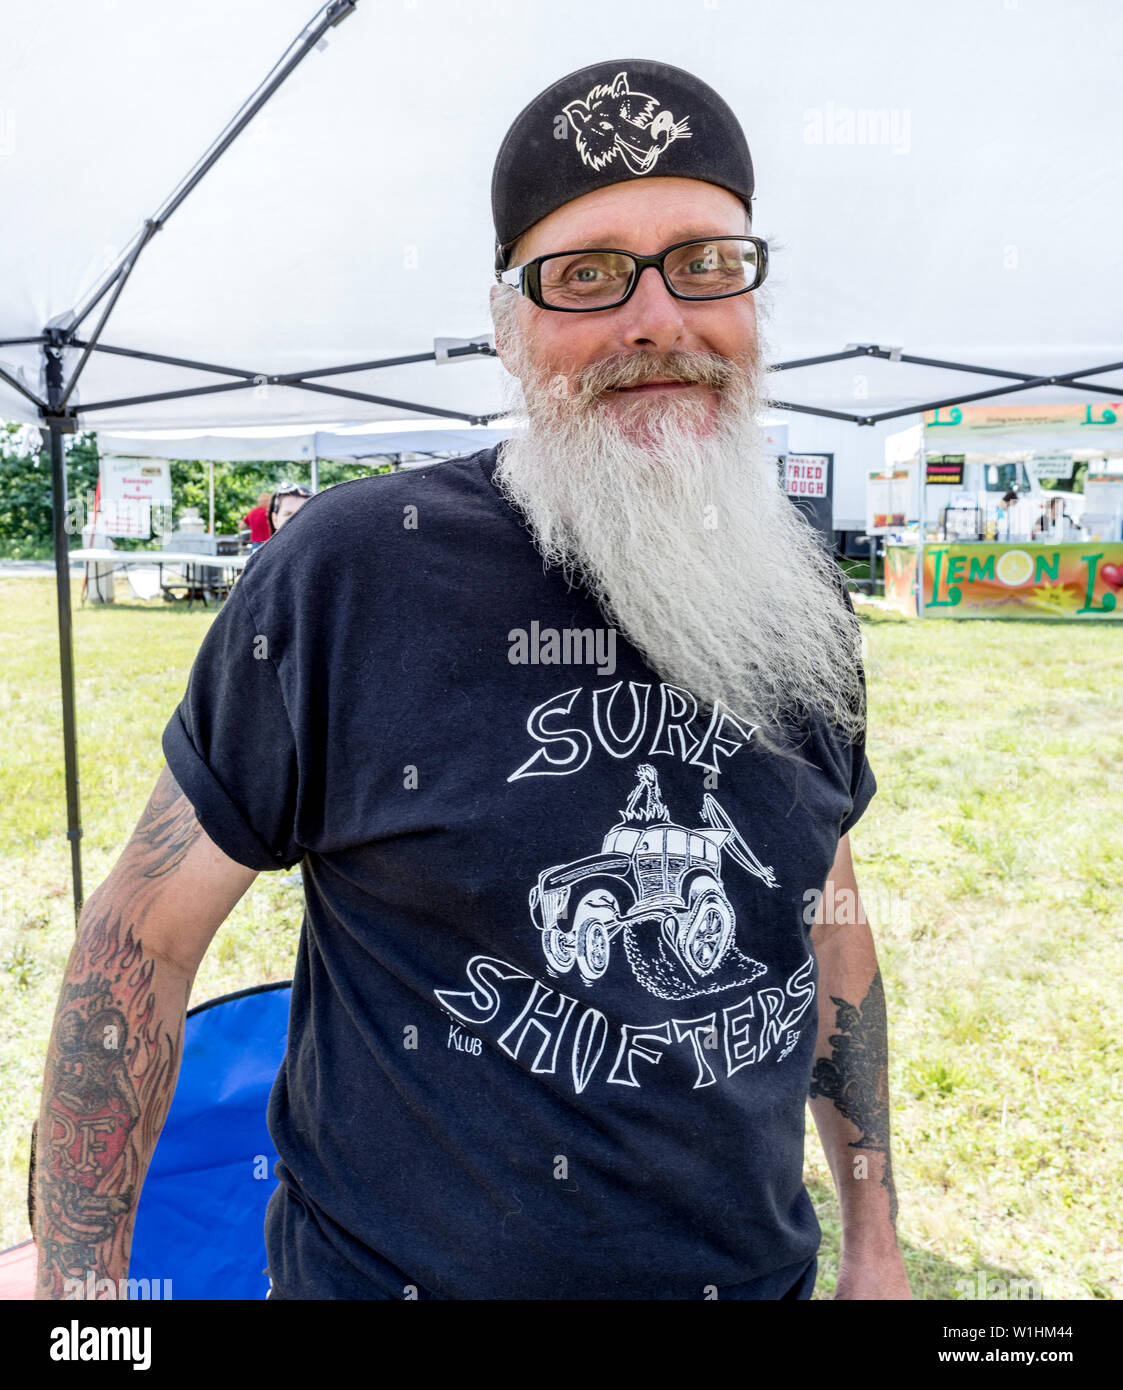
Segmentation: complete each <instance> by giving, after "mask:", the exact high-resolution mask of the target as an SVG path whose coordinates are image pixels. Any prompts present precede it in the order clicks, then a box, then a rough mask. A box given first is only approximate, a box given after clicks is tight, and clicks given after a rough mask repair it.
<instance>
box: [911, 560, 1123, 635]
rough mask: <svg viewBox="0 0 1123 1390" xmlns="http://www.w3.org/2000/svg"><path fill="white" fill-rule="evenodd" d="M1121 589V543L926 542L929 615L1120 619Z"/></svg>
mask: <svg viewBox="0 0 1123 1390" xmlns="http://www.w3.org/2000/svg"><path fill="white" fill-rule="evenodd" d="M913 554H914V555H915V551H913ZM1121 592H1123V543H1119V542H1116V543H1094V544H1088V545H1061V546H1057V545H1022V546H1005V545H986V544H981V545H980V544H967V545H954V544H952V545H929V546H926V547H925V551H924V598H925V602H924V611H925V613H926V614H932V615H933V616H936V615H940V616H947V617H953V616H954V617H957V618H960V617H962V618H982V617H987V616H988V615H989V616H995V617H1001V616H1011V615H1016V616H1018V617H1026V618H1028V617H1039V618H1048V617H1071V618H1080V617H1097V618H1118V617H1123V604H1121V601H1120V597H1119V596H1120V594H1121Z"/></svg>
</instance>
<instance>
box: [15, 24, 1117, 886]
mask: <svg viewBox="0 0 1123 1390" xmlns="http://www.w3.org/2000/svg"><path fill="white" fill-rule="evenodd" d="M313 9H314V0H192V4H191V5H189V6H188V5H183V4H182V3H180V0H113V3H110V2H109V0H107V2H106V3H104V4H98V5H90V4H88V3H84V2H83V0H38V3H37V4H35V5H30V4H26V5H21V6H18V7H14V8H13V10H12V12H10V13H8V14H6V15H5V25H4V27H5V43H4V46H3V48H2V50H0V174H2V175H3V179H4V188H5V193H6V196H5V198H4V199H3V200H2V202H0V239H2V244H3V246H4V259H5V274H4V275H3V276H0V418H4V419H9V420H18V421H23V422H27V423H31V424H40V425H42V426H43V427H44V428H45V430H46V432H47V433H48V434H49V437H50V441H51V453H52V476H53V482H54V506H55V516H56V557H57V559H58V561H59V614H60V631H61V633H62V666H63V696H64V698H63V706H64V734H65V741H66V753H67V787H68V817H69V835H70V839H71V845H72V857H73V863H74V873H75V894H76V903H79V902H80V899H81V889H80V878H79V857H78V841H79V838H80V835H81V829H80V821H79V816H78V797H77V755H76V749H75V738H74V735H75V729H74V712H73V679H72V674H71V663H70V632H69V590H68V589H67V587H66V578H65V576H66V567H65V563H64V561H65V554H64V552H65V548H66V544H67V541H66V536H65V534H64V532H63V529H62V518H63V514H64V511H65V480H64V475H63V467H62V457H63V438H64V435H65V434H66V433H69V432H73V430H75V429H78V428H81V429H98V430H105V431H107V432H114V433H121V432H125V431H145V430H163V429H177V430H187V431H192V432H195V433H198V432H200V431H204V432H207V433H209V434H211V435H214V434H223V435H226V436H227V437H229V435H230V432H231V431H232V430H243V429H245V428H246V427H259V428H266V429H271V430H275V429H276V428H277V427H279V426H281V427H287V426H291V427H293V428H294V429H296V430H298V431H300V432H301V434H302V435H304V436H307V435H312V436H315V435H316V434H317V433H318V432H325V433H326V432H332V433H338V432H339V428H338V427H339V426H340V424H341V423H342V424H343V425H345V426H349V427H357V429H358V430H361V429H362V428H364V427H367V426H371V425H374V424H379V423H381V424H386V423H391V422H399V423H404V422H417V421H424V422H426V423H427V425H428V426H429V427H433V426H434V425H437V424H440V425H442V426H444V427H446V428H447V427H452V428H460V427H462V426H471V425H477V426H481V425H488V424H489V423H490V421H491V419H492V418H493V417H494V416H495V415H496V414H497V413H498V412H499V411H500V410H501V408H502V406H503V404H504V396H503V390H502V385H503V373H502V369H501V367H500V366H499V364H498V363H497V362H496V361H495V360H494V357H493V355H492V350H491V348H490V346H489V344H488V341H487V331H488V328H489V318H488V312H487V304H488V287H489V285H490V283H491V261H492V246H493V241H492V233H491V222H490V207H489V186H490V171H491V163H492V160H493V158H494V155H495V151H496V149H497V148H498V145H499V142H500V139H501V138H502V135H503V133H504V131H505V130H506V128H507V126H508V125H509V123H510V121H511V120H512V119H513V117H514V116H515V115H516V114H517V112H518V111H519V110H520V109H521V108H522V106H523V105H524V104H525V103H526V102H527V101H528V100H529V99H530V98H531V97H532V96H534V95H535V94H536V93H537V92H538V91H540V90H541V89H542V88H543V87H545V86H547V85H548V84H549V83H551V82H552V81H554V80H555V79H556V78H557V77H559V76H560V75H562V74H564V73H565V72H567V71H571V70H573V69H576V68H579V67H581V66H584V65H585V64H587V63H589V62H592V61H595V60H598V59H603V58H605V57H609V56H612V55H613V54H622V55H627V54H630V53H631V54H639V55H640V56H644V57H655V58H659V59H662V60H665V61H667V62H671V63H674V64H677V65H679V66H682V67H686V68H688V69H690V70H692V71H694V72H696V73H697V74H698V75H699V76H700V77H702V78H704V79H705V80H706V81H708V82H710V83H711V84H712V85H713V86H714V87H715V88H717V90H718V91H719V92H721V93H722V95H723V96H725V97H726V99H727V100H728V101H729V102H730V104H731V105H732V106H733V107H734V109H735V110H736V111H737V112H738V114H739V116H740V117H741V120H742V123H743V125H744V127H745V130H746V132H747V135H748V139H749V144H750V148H751V149H752V151H753V157H754V163H755V167H756V175H757V194H758V196H757V202H756V211H755V215H754V230H756V231H757V232H758V233H759V234H761V235H763V236H765V237H766V238H767V239H768V240H769V242H770V246H771V250H772V271H771V275H770V280H769V284H768V285H767V286H766V287H765V291H764V294H763V295H762V296H761V303H762V304H764V305H771V315H770V317H769V319H768V321H767V322H766V324H765V337H766V340H767V343H768V345H769V349H770V356H771V357H772V358H773V359H775V360H777V361H778V362H779V363H780V365H781V366H784V367H787V368H789V369H791V370H790V371H789V372H788V373H787V374H785V375H784V376H783V377H779V378H777V379H776V380H777V387H776V389H775V390H774V393H773V394H774V397H775V398H776V400H777V401H778V402H779V403H780V404H782V405H784V406H785V407H787V406H791V407H793V409H794V410H796V411H798V412H799V413H798V414H793V413H791V412H790V411H785V412H784V413H783V414H782V415H781V417H780V418H782V419H785V420H786V421H787V422H788V423H789V424H790V426H791V431H792V444H793V447H795V448H797V449H801V450H811V449H823V448H831V449H833V450H834V452H835V454H836V473H839V474H842V473H845V472H846V470H847V468H850V467H853V468H857V469H859V470H860V468H861V467H862V465H863V464H864V463H865V462H868V463H870V464H873V465H876V464H877V462H878V461H879V459H880V455H881V439H880V438H879V437H878V436H881V435H884V434H885V433H888V432H889V430H890V429H891V428H894V427H895V426H894V424H893V421H894V420H897V419H899V417H900V416H902V415H908V414H910V413H912V412H914V411H915V410H916V409H917V408H918V406H920V405H922V404H924V405H935V404H938V403H942V402H948V403H951V402H953V401H961V400H964V399H972V398H975V399H977V398H978V397H979V395H980V393H983V394H985V393H987V392H1005V391H1010V390H1018V391H1023V390H1025V389H1026V388H1027V387H1028V388H1030V389H1031V390H1032V399H1034V400H1036V401H1052V400H1062V399H1063V400H1073V399H1103V398H1105V397H1108V396H1115V397H1119V396H1123V370H1121V369H1123V344H1121V342H1120V338H1121V333H1123V329H1121V325H1120V319H1119V313H1118V296H1117V293H1116V286H1117V285H1118V284H1119V280H1120V275H1119V272H1120V268H1121V261H1123V251H1121V247H1123V236H1121V235H1120V231H1121V226H1123V189H1121V186H1120V183H1119V180H1118V178H1117V171H1118V154H1117V144H1118V137H1117V132H1118V130H1119V128H1120V118H1121V116H1123V87H1121V86H1120V84H1119V83H1118V80H1117V71H1116V61H1117V60H1116V55H1117V54H1118V52H1119V50H1120V40H1121V39H1123V11H1121V10H1120V9H1119V7H1118V6H1116V5H1115V4H1114V3H1112V0H1001V2H1000V0H993V2H991V0H940V3H936V2H935V0H928V3H922V4H916V5H911V6H907V7H905V6H901V5H900V4H899V3H897V0H859V2H858V3H855V4H852V5H847V6H839V5H837V4H834V3H833V2H832V0H791V2H790V3H789V4H787V5H785V6H782V7H781V6H773V7H766V6H763V5H757V4H755V3H754V4H747V3H735V0H643V3H639V0H619V3H617V4H615V5H612V6H606V5H604V4H603V3H602V0H570V3H568V4H566V5H565V6H564V7H563V8H562V9H560V10H559V9H558V7H556V6H546V5H527V4H525V3H524V0H473V3H472V4H463V3H461V0H417V3H413V0H331V3H329V4H328V5H326V6H325V7H324V9H323V10H321V11H319V12H318V13H317V14H313V13H312V11H313ZM212 142H213V143H212ZM640 249H646V248H640ZM853 344H860V345H863V346H856V347H855V346H850V345H853ZM808 359H810V362H808ZM948 362H950V363H954V364H959V366H958V367H957V368H956V369H954V370H946V369H944V368H942V367H939V366H936V365H932V364H938V363H948ZM965 366H966V367H970V368H971V369H972V370H965V369H964V367H965ZM980 372H981V374H980ZM1026 398H1027V399H1028V398H1029V397H1026ZM883 419H884V420H885V423H882V420H883ZM853 422H861V423H864V424H867V425H872V427H871V428H866V429H862V430H853V429H852V423H853ZM844 431H845V432H846V433H845V434H844ZM295 437H297V436H294V438H295ZM259 443H260V440H259V441H258V444H259ZM253 447H257V445H253V444H252V443H250V442H247V443H246V448H247V449H249V448H253ZM270 447H272V446H270ZM315 447H316V444H315V440H314V439H313V448H315ZM250 456H258V455H254V454H251V455H250Z"/></svg>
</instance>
